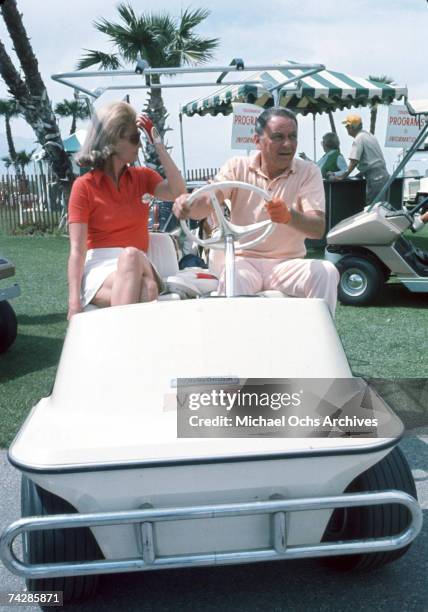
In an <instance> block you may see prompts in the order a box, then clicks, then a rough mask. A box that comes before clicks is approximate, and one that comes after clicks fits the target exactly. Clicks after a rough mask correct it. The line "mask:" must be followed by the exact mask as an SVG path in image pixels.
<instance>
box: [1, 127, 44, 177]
mask: <svg viewBox="0 0 428 612" xmlns="http://www.w3.org/2000/svg"><path fill="white" fill-rule="evenodd" d="M13 141H14V143H15V148H16V150H17V151H22V149H25V150H26V151H28V152H30V151H32V150H33V149H38V148H39V145H38V144H37V143H35V142H34V139H31V138H20V137H19V136H15V137H14V139H13ZM6 155H9V150H8V148H7V141H6V134H5V133H4V132H0V174H4V173H5V171H6V168H5V166H4V164H3V162H2V161H1V158H2V157H6Z"/></svg>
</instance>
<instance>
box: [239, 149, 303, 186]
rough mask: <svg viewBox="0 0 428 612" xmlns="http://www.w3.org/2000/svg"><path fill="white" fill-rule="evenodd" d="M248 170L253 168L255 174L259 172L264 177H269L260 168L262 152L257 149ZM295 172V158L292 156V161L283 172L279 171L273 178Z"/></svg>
mask: <svg viewBox="0 0 428 612" xmlns="http://www.w3.org/2000/svg"><path fill="white" fill-rule="evenodd" d="M250 170H253V172H255V173H256V174H260V175H261V176H264V177H265V178H267V179H269V177H268V176H266V174H265V173H264V172H263V170H262V154H261V152H260V151H258V152H257V153H256V154H255V155H254V156H253V157H252V159H251V161H250ZM295 172H296V158H295V157H293V159H292V162H291V167H290V168H286V169H285V170H284V171H283V172H281V174H278V176H276V177H275V178H278V177H280V176H284V177H287V176H289V175H290V174H294V173H295ZM269 180H273V179H269Z"/></svg>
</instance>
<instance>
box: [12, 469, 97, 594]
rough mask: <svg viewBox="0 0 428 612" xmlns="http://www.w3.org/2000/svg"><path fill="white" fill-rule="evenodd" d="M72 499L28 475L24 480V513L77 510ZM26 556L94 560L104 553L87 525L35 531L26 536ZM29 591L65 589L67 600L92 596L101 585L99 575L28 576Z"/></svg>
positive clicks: (35, 560)
mask: <svg viewBox="0 0 428 612" xmlns="http://www.w3.org/2000/svg"><path fill="white" fill-rule="evenodd" d="M75 512H76V509H75V508H73V506H71V505H70V504H69V503H68V502H66V501H65V500H64V499H61V498H60V497H57V496H56V495H53V494H52V493H49V491H45V490H44V489H42V488H41V487H39V486H38V485H36V484H35V483H34V482H33V481H32V480H30V479H29V478H27V477H26V476H22V481H21V513H22V516H23V517H25V516H46V515H48V514H70V513H75ZM23 557H24V562H26V563H31V564H33V563H50V562H62V561H64V562H65V561H93V560H95V559H102V558H103V556H102V553H101V551H100V549H99V547H98V544H97V542H96V541H95V538H94V536H93V535H92V532H91V531H90V529H89V528H87V527H81V528H78V529H74V528H72V529H55V530H51V531H47V530H46V531H32V532H27V533H26V534H24V536H23ZM26 583H27V588H28V590H29V591H63V599H64V603H66V602H73V601H82V600H84V599H89V598H90V597H91V596H92V595H93V594H94V593H95V591H96V589H97V586H98V576H70V577H67V578H40V579H33V578H30V579H27V580H26Z"/></svg>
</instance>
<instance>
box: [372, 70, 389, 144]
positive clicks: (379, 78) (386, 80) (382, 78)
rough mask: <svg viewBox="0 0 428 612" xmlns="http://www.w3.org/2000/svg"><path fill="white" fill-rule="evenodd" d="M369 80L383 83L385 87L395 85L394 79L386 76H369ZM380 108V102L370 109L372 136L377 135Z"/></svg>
mask: <svg viewBox="0 0 428 612" xmlns="http://www.w3.org/2000/svg"><path fill="white" fill-rule="evenodd" d="M369 80H370V81H376V82H377V83H381V84H383V85H392V84H393V83H394V78H393V77H389V76H386V74H385V75H383V76H372V75H369ZM378 106H379V102H375V103H374V104H373V106H372V107H371V109H370V133H371V134H374V133H375V129H376V120H377V109H378Z"/></svg>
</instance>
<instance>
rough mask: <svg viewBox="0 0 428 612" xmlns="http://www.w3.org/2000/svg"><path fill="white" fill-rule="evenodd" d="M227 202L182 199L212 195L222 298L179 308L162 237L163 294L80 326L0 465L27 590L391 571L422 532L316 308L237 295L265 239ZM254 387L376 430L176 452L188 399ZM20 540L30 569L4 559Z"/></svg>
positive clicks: (398, 458) (219, 438)
mask: <svg viewBox="0 0 428 612" xmlns="http://www.w3.org/2000/svg"><path fill="white" fill-rule="evenodd" d="M173 71H175V70H174V69H173ZM227 186H231V185H230V184H228V185H227ZM232 186H233V187H234V188H243V189H249V190H256V191H258V193H260V194H261V195H262V197H264V198H266V199H268V198H269V194H268V193H266V192H263V191H261V190H260V189H259V188H257V187H254V186H250V185H245V184H240V183H237V184H233V185H232ZM221 187H222V184H221V183H220V184H216V185H215V187H213V186H211V185H208V186H205V187H203V188H202V189H200V190H199V191H198V192H195V193H194V194H193V195H192V197H193V198H196V197H197V196H198V194H200V193H201V192H202V193H206V192H207V191H208V192H210V193H211V199H212V203H213V207H214V210H215V212H216V214H217V217H218V222H219V225H218V231H217V233H216V235H215V236H213V237H212V238H210V239H207V240H202V239H199V238H196V240H197V241H199V242H200V243H201V245H202V246H204V247H209V248H210V249H223V250H224V251H225V260H226V287H227V290H226V293H227V296H226V297H219V296H211V295H210V294H211V290H212V279H204V278H202V279H201V280H209V283H210V284H209V286H208V285H207V286H206V287H205V289H203V288H202V287H199V288H197V294H198V295H199V299H180V297H182V293H181V292H180V289H181V288H182V287H183V286H184V285H185V284H186V279H185V278H184V276H180V273H178V272H177V267H176V266H177V263H176V261H175V263H174V261H173V257H171V258H170V259H169V258H168V257H167V256H166V252H169V253H173V248H172V242H171V241H170V238H169V237H168V236H167V235H157V238H156V240H157V242H158V245H159V244H160V243H162V242H163V243H164V244H163V247H162V250H163V253H162V262H163V265H164V269H163V272H162V273H163V274H164V275H165V276H166V278H167V284H168V285H169V287H170V289H172V290H173V291H172V292H171V293H170V294H169V295H166V296H165V297H164V299H163V300H161V301H158V302H152V303H145V304H135V305H129V306H123V307H116V308H106V309H95V310H93V311H91V312H88V313H81V314H79V315H76V316H74V317H73V319H72V320H71V322H70V325H69V328H68V332H67V336H66V339H65V343H64V348H63V352H62V356H61V360H60V363H59V367H58V372H57V377H56V381H55V385H54V388H53V391H52V394H51V395H50V396H49V397H47V398H43V399H42V400H40V402H39V403H38V404H37V405H36V406H35V407H34V408H33V410H32V411H31V413H30V415H29V416H28V418H27V420H26V422H25V423H24V425H23V427H22V428H21V431H20V432H19V434H18V436H17V437H16V439H15V441H14V442H13V444H12V446H11V448H10V449H9V460H10V462H11V463H12V464H13V465H14V466H15V467H16V468H17V469H18V470H20V471H21V473H22V515H23V517H24V518H22V519H20V520H18V521H16V522H14V523H13V524H11V525H10V526H9V527H8V528H7V529H6V530H5V531H4V532H3V534H2V536H1V540H0V555H1V558H2V561H3V562H4V564H5V565H6V567H7V568H9V569H10V571H12V572H14V573H16V574H18V575H20V576H23V577H25V578H26V579H27V585H28V588H29V589H30V590H45V591H46V590H47V591H63V594H64V601H71V600H76V599H81V598H85V597H89V596H90V595H91V594H92V593H93V592H94V590H95V587H96V583H97V577H98V575H99V574H109V573H118V572H131V571H146V570H156V569H164V568H179V567H189V566H192V567H196V566H207V565H222V564H223V565H224V564H235V563H249V562H257V561H281V560H285V559H294V558H303V557H319V558H323V559H324V560H326V562H329V563H330V564H333V565H334V566H336V567H338V568H339V569H355V568H359V569H362V568H365V569H371V568H375V567H379V566H381V565H383V564H384V563H387V562H389V561H392V560H393V559H396V558H398V557H400V556H401V555H402V554H403V553H404V552H405V551H406V549H407V548H408V546H409V544H410V543H411V542H412V540H413V539H414V538H415V537H416V535H417V534H418V532H419V530H420V528H421V524H422V518H421V516H422V515H421V510H420V507H419V505H418V503H417V501H416V499H415V498H416V492H415V486H414V482H413V479H412V476H411V473H410V470H409V468H408V466H407V463H406V460H405V458H404V457H403V455H402V453H401V451H400V450H399V448H398V447H397V443H398V441H399V439H400V437H401V435H402V432H403V427H402V424H401V423H400V421H399V420H398V419H397V417H395V415H394V414H393V413H392V412H391V411H390V409H389V408H388V407H387V406H386V405H385V404H384V402H383V401H382V399H381V398H380V397H378V396H377V394H376V393H375V392H374V391H372V390H371V389H369V388H367V387H366V386H365V385H364V384H363V383H362V381H359V380H357V379H354V378H353V377H352V372H351V370H350V367H349V364H348V362H347V359H346V356H345V354H344V351H343V348H342V345H341V343H340V340H339V338H338V336H337V332H336V329H335V326H334V322H333V320H332V318H331V315H330V313H329V310H328V308H327V305H326V304H325V303H324V301H323V300H317V299H297V298H287V297H285V296H283V295H282V294H279V293H278V292H268V293H267V294H263V295H259V296H255V297H246V296H236V295H235V291H234V250H235V246H239V248H240V249H245V248H246V247H249V246H252V245H254V244H256V243H257V242H259V241H262V240H264V238H265V237H266V236H267V235H268V234H269V233H270V232H271V231H272V230H273V229H274V224H272V223H271V222H270V221H266V222H262V223H259V224H256V225H254V226H249V227H237V226H235V225H233V224H231V223H229V222H228V221H227V220H226V219H225V218H224V217H223V214H222V210H221V208H220V206H219V205H218V202H217V200H216V197H215V193H214V189H217V188H220V189H221ZM183 229H184V231H186V232H188V229H187V227H186V224H183ZM189 236H190V237H191V238H192V239H195V237H194V236H193V234H191V233H189ZM237 241H239V245H238V244H237ZM168 261H171V268H170V269H167V268H168V266H167V263H168ZM171 273H172V276H171ZM191 284H192V283H191ZM177 288H178V291H177ZM274 298H278V299H274ZM308 377H310V378H311V381H312V382H311V383H310V384H309V381H308ZM252 380H257V381H259V382H260V381H264V382H266V381H267V383H268V382H269V381H273V382H272V384H273V385H274V386H275V388H276V389H277V388H278V385H280V384H286V385H291V386H292V387H293V388H295V389H298V390H299V389H300V390H299V391H297V392H296V393H297V394H300V396H302V395H304V392H305V393H306V392H307V393H306V394H307V396H308V397H309V396H310V397H311V398H312V403H311V402H309V403H311V406H312V407H311V409H309V404H306V402H304V403H303V405H302V406H301V407H300V409H299V411H298V412H297V413H295V414H294V415H293V416H294V417H295V418H297V419H300V417H304V416H307V417H308V419H309V417H310V418H313V419H314V421H315V417H316V418H318V417H320V416H321V415H325V414H329V415H336V416H337V415H338V414H339V415H340V414H345V413H346V414H349V408H350V406H351V405H354V403H355V401H356V400H358V401H357V403H358V406H359V408H360V409H361V410H362V411H363V414H365V415H370V416H371V417H373V418H372V419H371V422H372V424H373V423H374V422H375V421H376V423H377V425H376V426H372V427H368V428H367V427H362V428H361V427H357V428H355V427H349V426H348V425H347V424H345V425H343V426H342V425H338V424H337V423H336V425H335V426H332V427H328V428H327V429H325V428H321V429H319V428H318V427H317V426H316V425H312V424H311V422H310V420H309V421H307V424H306V425H305V424H303V423H301V424H300V425H301V426H299V427H297V428H293V429H294V431H291V428H290V427H288V428H286V430H282V429H281V427H280V429H279V430H276V429H275V432H274V433H273V434H272V433H269V432H268V430H267V429H264V433H263V434H262V435H255V432H256V431H257V430H255V429H254V430H252V429H251V427H247V428H246V427H239V428H234V429H233V432H234V434H233V437H227V435H226V433H224V429H227V427H225V428H223V429H216V428H215V427H214V426H213V427H208V431H206V430H204V431H202V429H203V428H201V429H200V430H195V431H194V432H193V433H192V432H190V433H189V434H188V435H186V434H184V435H179V434H180V431H181V428H182V425H183V422H187V424H189V422H190V420H189V414H192V415H195V416H196V412H195V411H194V410H193V408H190V412H189V406H187V405H185V403H184V404H182V402H181V400H180V398H182V397H183V393H184V397H185V398H186V397H187V399H189V395H188V394H187V395H186V393H187V391H188V389H194V388H195V387H197V388H200V389H202V390H204V389H205V390H208V389H211V388H214V387H215V388H218V387H219V386H220V387H222V388H223V389H226V392H227V389H236V388H238V391H239V390H242V389H243V388H244V387H245V386H246V385H248V381H252ZM278 381H279V382H278ZM284 381H285V382H284ZM338 381H339V383H338ZM340 381H341V382H340ZM337 384H339V386H340V387H341V389H342V391H341V393H339V394H334V393H332V390H333V388H335V387H336V386H337ZM307 385H309V386H307ZM311 385H312V386H311ZM309 387H310V388H309ZM183 390H184V391H183ZM314 400H315V401H314ZM211 408H212V406H211ZM214 408H215V410H217V414H220V413H219V412H218V410H219V409H218V408H216V407H214ZM309 413H310V414H309ZM277 414H279V412H278V413H277ZM208 425H209V424H208ZM351 430H352V431H351ZM20 535H22V538H23V544H24V546H23V549H24V552H23V559H19V558H18V557H17V556H16V554H15V552H14V550H13V542H14V540H15V539H16V538H17V537H18V536H20Z"/></svg>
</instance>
